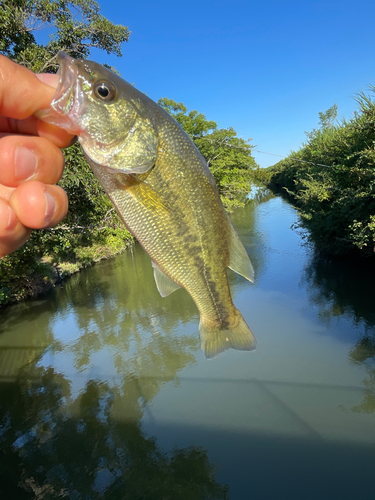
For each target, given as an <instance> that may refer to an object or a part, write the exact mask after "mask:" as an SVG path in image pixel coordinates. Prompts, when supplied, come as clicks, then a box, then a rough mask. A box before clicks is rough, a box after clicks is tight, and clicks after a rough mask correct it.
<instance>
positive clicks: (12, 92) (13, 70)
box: [0, 55, 55, 120]
mask: <svg viewBox="0 0 375 500" xmlns="http://www.w3.org/2000/svg"><path fill="white" fill-rule="evenodd" d="M54 93H55V89H54V88H53V87H51V86H49V85H47V84H46V83H43V82H42V81H40V79H38V78H37V76H36V75H35V74H34V73H33V72H32V71H30V70H29V69H27V68H24V67H23V66H20V65H19V64H16V63H14V62H12V61H11V60H9V59H8V58H7V57H5V56H2V55H0V115H2V116H6V117H8V118H16V119H18V120H24V119H25V118H28V117H29V116H31V115H32V114H33V113H35V111H37V110H38V109H44V108H48V106H49V105H50V102H51V100H52V98H53V95H54Z"/></svg>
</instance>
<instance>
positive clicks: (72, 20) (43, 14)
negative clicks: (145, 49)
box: [0, 0, 130, 73]
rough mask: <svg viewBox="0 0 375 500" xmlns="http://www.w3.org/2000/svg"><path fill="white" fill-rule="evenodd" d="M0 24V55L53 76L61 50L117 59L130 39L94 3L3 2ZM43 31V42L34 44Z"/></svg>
mask: <svg viewBox="0 0 375 500" xmlns="http://www.w3.org/2000/svg"><path fill="white" fill-rule="evenodd" d="M0 21H1V25H2V27H4V28H3V29H2V37H1V40H0V53H2V54H4V55H6V56H7V57H9V58H10V59H12V60H14V61H16V62H18V63H19V64H22V65H23V66H26V67H27V68H29V69H31V70H32V71H35V72H49V73H54V72H55V71H56V69H57V54H58V52H59V51H61V50H64V51H65V52H67V53H69V55H71V56H72V57H75V58H77V57H78V58H86V57H88V56H89V54H90V50H91V49H92V48H98V49H101V50H104V51H105V52H107V54H112V53H114V54H116V55H117V56H121V55H122V54H121V45H122V43H123V42H127V41H128V39H129V36H130V32H129V30H128V28H127V27H126V26H122V25H116V24H113V23H112V22H111V21H109V20H108V19H107V18H105V17H104V16H102V15H101V14H100V13H99V4H98V3H96V2H95V0H36V1H31V0H3V2H2V3H1V5H0ZM47 31H48V32H49V33H50V34H49V37H48V38H49V39H48V41H47V43H40V42H38V40H37V38H38V36H37V35H39V38H42V39H45V38H46V32H47ZM42 32H43V33H42Z"/></svg>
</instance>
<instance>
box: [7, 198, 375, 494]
mask: <svg viewBox="0 0 375 500" xmlns="http://www.w3.org/2000/svg"><path fill="white" fill-rule="evenodd" d="M233 221H234V224H235V226H236V228H237V230H238V232H239V234H240V236H241V239H242V241H243V242H244V244H245V246H246V249H247V251H248V253H249V255H250V257H251V259H252V262H253V264H254V268H255V276H256V281H255V284H254V285H252V284H250V283H249V282H247V281H246V280H244V279H243V278H241V277H240V276H237V275H235V274H234V273H232V272H231V271H228V273H229V279H230V283H231V285H232V291H233V296H234V301H235V304H236V306H237V307H238V308H239V309H240V310H241V311H242V313H243V315H244V317H245V320H246V321H247V323H248V324H249V326H250V327H251V329H252V330H253V332H254V334H255V335H256V337H257V339H258V347H257V350H256V351H254V352H250V353H249V352H237V351H228V352H226V353H225V354H222V355H220V356H218V357H217V358H215V359H214V360H210V361H207V360H206V359H205V358H204V356H203V355H202V353H201V351H200V343H199V336H198V322H199V317H198V312H197V309H196V307H195V305H194V303H193V301H192V300H191V298H190V297H189V295H188V294H187V293H186V292H185V291H184V290H178V291H176V292H175V293H173V294H172V295H170V296H169V297H167V298H164V299H162V298H161V297H160V296H159V294H158V292H157V289H156V286H155V284H154V280H153V273H152V268H151V264H150V259H149V258H148V257H147V255H146V254H145V253H144V252H143V250H142V249H141V248H140V247H139V246H135V247H134V248H133V249H132V251H129V252H126V253H125V254H123V255H121V256H119V257H117V258H116V259H113V260H108V261H106V262H102V263H100V264H98V265H96V266H94V267H93V268H91V269H89V270H86V271H83V272H81V273H79V274H77V275H75V276H73V277H72V278H71V279H70V280H67V281H66V283H64V285H63V286H62V287H60V288H58V289H56V290H55V291H54V292H53V293H52V294H49V295H47V296H45V297H43V298H42V299H40V300H37V301H32V302H27V303H24V304H19V305H17V306H13V307H10V308H8V309H6V310H2V311H1V312H0V443H1V451H2V454H1V463H0V472H1V478H0V479H1V480H0V492H1V493H2V496H1V498H3V497H4V498H7V499H8V498H9V499H13V498H14V499H20V500H22V499H23V498H25V499H29V498H30V499H31V498H37V499H43V500H44V499H55V498H68V499H72V500H80V499H82V500H89V499H99V498H104V499H108V500H109V499H111V500H112V499H114V500H116V499H121V500H122V499H129V500H136V499H150V500H151V499H154V500H158V499H160V500H161V499H171V500H175V499H176V500H179V499H194V500H195V499H226V498H229V499H231V500H242V499H247V498H255V499H261V500H263V499H274V498H288V499H314V500H315V499H317V498H319V499H330V500H331V499H336V498H337V499H353V498H360V499H366V498H373V495H374V488H373V484H374V477H375V314H374V311H375V309H374V305H373V304H374V301H373V297H374V295H375V285H374V282H375V280H374V279H373V277H374V270H375V269H374V265H373V264H371V261H362V262H360V263H357V264H354V263H352V262H350V261H344V260H341V261H330V260H324V259H321V258H318V257H316V256H314V254H313V252H312V251H311V249H310V250H309V249H308V248H306V247H305V246H303V240H302V239H301V236H300V235H299V234H298V233H296V232H295V231H292V230H291V225H292V224H293V223H295V222H297V216H296V213H295V211H294V209H293V208H292V207H290V206H289V205H288V204H287V203H286V202H284V201H283V200H282V199H281V198H279V197H273V196H272V195H270V194H269V193H258V195H257V197H256V199H255V200H254V201H252V202H250V203H249V204H248V205H247V206H246V208H245V209H243V210H239V211H238V212H236V213H235V214H234V216H233Z"/></svg>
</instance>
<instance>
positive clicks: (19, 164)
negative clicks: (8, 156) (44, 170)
mask: <svg viewBox="0 0 375 500" xmlns="http://www.w3.org/2000/svg"><path fill="white" fill-rule="evenodd" d="M14 163H15V176H16V179H18V180H22V181H24V180H26V179H29V178H30V177H31V176H32V175H34V174H35V171H36V169H37V166H38V158H37V157H36V155H35V153H34V152H33V151H31V150H30V149H28V148H25V147H23V146H18V147H17V148H16V151H15V153H14Z"/></svg>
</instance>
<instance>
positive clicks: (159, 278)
mask: <svg viewBox="0 0 375 500" xmlns="http://www.w3.org/2000/svg"><path fill="white" fill-rule="evenodd" d="M151 264H152V267H153V268H154V278H155V283H156V287H157V289H158V290H159V293H160V295H161V296H162V297H167V296H168V295H170V294H171V293H173V292H174V291H175V290H177V289H178V288H181V287H180V285H177V283H176V282H175V281H173V280H172V279H171V278H168V276H167V275H166V274H164V273H163V271H160V269H159V268H158V266H157V265H156V264H155V262H154V261H153V260H152V261H151Z"/></svg>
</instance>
